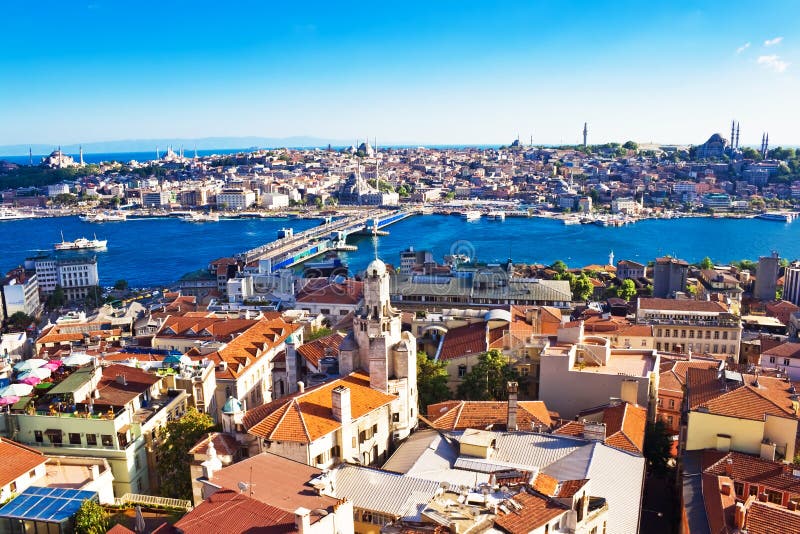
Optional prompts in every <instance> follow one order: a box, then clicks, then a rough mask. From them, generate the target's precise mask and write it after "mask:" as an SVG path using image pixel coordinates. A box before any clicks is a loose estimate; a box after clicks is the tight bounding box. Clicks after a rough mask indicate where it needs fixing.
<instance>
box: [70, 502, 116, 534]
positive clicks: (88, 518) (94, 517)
mask: <svg viewBox="0 0 800 534" xmlns="http://www.w3.org/2000/svg"><path fill="white" fill-rule="evenodd" d="M107 530H108V516H107V515H106V511H105V510H104V509H103V507H102V506H100V504H99V503H98V502H97V501H95V500H94V499H87V500H85V501H83V504H81V507H80V508H78V512H77V513H76V514H75V533H76V534H104V533H105V532H106V531H107Z"/></svg>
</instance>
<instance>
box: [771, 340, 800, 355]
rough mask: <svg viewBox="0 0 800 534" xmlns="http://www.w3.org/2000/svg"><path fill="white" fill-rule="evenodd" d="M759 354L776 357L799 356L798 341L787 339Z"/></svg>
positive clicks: (799, 346)
mask: <svg viewBox="0 0 800 534" xmlns="http://www.w3.org/2000/svg"><path fill="white" fill-rule="evenodd" d="M761 354H762V355H764V356H776V357H778V358H800V343H792V342H791V341H787V342H786V343H782V344H780V345H778V346H776V347H772V348H769V349H767V350H765V351H763V352H762V353H761Z"/></svg>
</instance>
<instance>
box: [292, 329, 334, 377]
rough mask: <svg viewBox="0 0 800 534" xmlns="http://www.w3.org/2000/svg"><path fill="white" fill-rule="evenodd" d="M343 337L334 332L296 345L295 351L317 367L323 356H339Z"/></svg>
mask: <svg viewBox="0 0 800 534" xmlns="http://www.w3.org/2000/svg"><path fill="white" fill-rule="evenodd" d="M343 339H344V336H343V335H342V334H340V333H338V332H336V333H333V334H331V335H329V336H324V337H321V338H319V339H315V340H314V341H310V342H308V343H304V344H302V345H300V346H299V347H297V353H298V354H299V355H300V356H302V357H303V358H305V360H306V361H307V362H308V363H310V364H311V365H313V366H314V367H316V368H319V361H320V360H321V359H322V358H324V357H325V356H333V357H338V356H339V345H340V344H341V343H342V340H343Z"/></svg>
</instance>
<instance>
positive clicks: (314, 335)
mask: <svg viewBox="0 0 800 534" xmlns="http://www.w3.org/2000/svg"><path fill="white" fill-rule="evenodd" d="M331 334H333V330H331V329H330V328H327V327H324V326H323V327H322V328H317V329H316V330H314V331H313V332H311V334H309V335H308V337H307V338H306V343H308V342H309V341H314V340H315V339H319V338H321V337H325V336H329V335H331Z"/></svg>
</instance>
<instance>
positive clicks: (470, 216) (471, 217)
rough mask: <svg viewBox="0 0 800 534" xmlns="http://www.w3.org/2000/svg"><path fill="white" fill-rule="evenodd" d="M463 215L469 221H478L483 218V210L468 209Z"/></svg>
mask: <svg viewBox="0 0 800 534" xmlns="http://www.w3.org/2000/svg"><path fill="white" fill-rule="evenodd" d="M461 217H463V218H464V219H466V220H468V221H477V220H478V219H480V218H481V212H480V211H478V210H467V211H465V212H464V213H462V214H461Z"/></svg>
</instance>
